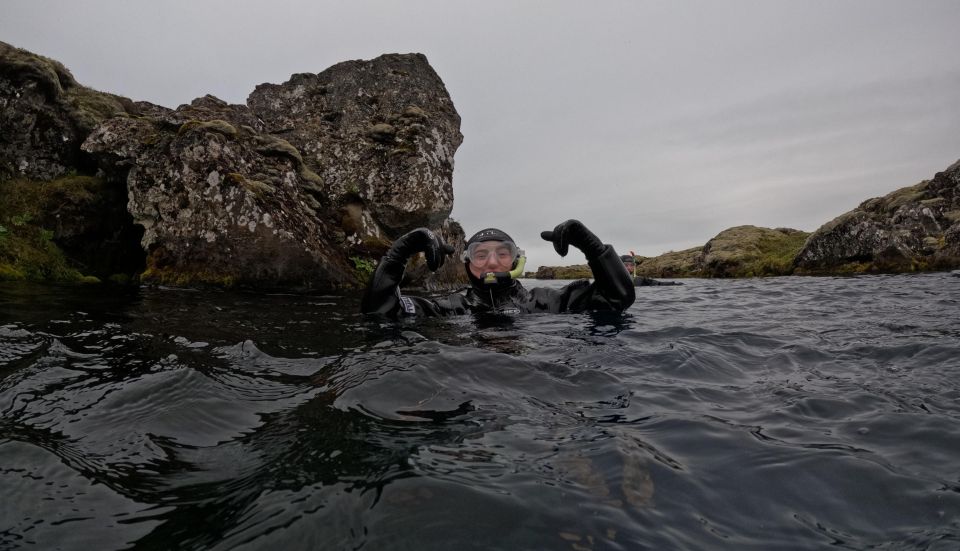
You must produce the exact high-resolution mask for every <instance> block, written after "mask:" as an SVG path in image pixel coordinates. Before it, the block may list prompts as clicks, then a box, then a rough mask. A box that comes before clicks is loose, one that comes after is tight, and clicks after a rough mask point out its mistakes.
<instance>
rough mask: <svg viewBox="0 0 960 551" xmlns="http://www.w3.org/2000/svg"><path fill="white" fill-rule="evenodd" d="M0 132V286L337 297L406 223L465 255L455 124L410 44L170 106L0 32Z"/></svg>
mask: <svg viewBox="0 0 960 551" xmlns="http://www.w3.org/2000/svg"><path fill="white" fill-rule="evenodd" d="M0 127H2V128H3V133H2V136H0V279H40V280H71V279H73V280H76V279H83V278H85V277H86V278H87V279H90V278H91V276H93V277H95V278H97V279H101V280H102V279H105V278H111V279H116V280H142V281H145V282H154V283H164V284H174V285H188V286H189V285H201V284H213V285H223V286H230V285H248V286H253V287H283V288H303V289H311V288H312V289H340V288H346V287H358V286H362V285H363V284H364V283H365V281H366V278H367V277H368V276H369V274H370V273H371V272H372V270H373V269H374V268H375V265H376V263H377V261H378V260H379V258H380V256H381V255H382V254H383V252H384V251H385V250H386V249H387V248H388V247H389V246H390V244H391V243H392V241H393V239H395V238H396V237H398V236H399V235H401V234H402V233H404V232H406V231H407V230H409V229H412V228H414V227H418V226H427V227H430V228H432V229H434V230H435V231H437V232H438V233H439V234H440V235H441V236H443V238H444V239H445V240H446V241H448V242H449V243H452V244H453V245H454V246H455V247H456V248H457V253H458V254H459V253H460V252H461V251H462V248H463V241H464V235H463V229H462V228H461V227H460V225H459V224H457V223H456V222H455V221H453V220H452V219H450V218H449V215H450V212H451V210H452V208H453V183H452V177H453V162H454V154H455V152H456V150H457V148H458V147H459V146H460V143H461V142H462V139H463V137H462V135H461V133H460V117H459V115H458V114H457V112H456V109H455V108H454V106H453V102H452V101H451V99H450V96H449V94H448V93H447V90H446V88H445V87H444V84H443V82H442V81H441V79H440V77H439V76H437V74H436V73H435V72H434V70H433V69H432V68H431V67H430V65H429V63H428V62H427V59H426V57H424V56H423V55H422V54H403V55H401V54H387V55H383V56H380V57H378V58H376V59H373V60H370V61H347V62H343V63H339V64H337V65H334V66H333V67H330V68H329V69H327V70H326V71H323V72H322V73H319V74H310V73H304V74H296V75H293V76H292V77H291V78H290V80H289V81H287V82H286V83H283V84H262V85H260V86H257V87H256V89H255V90H254V91H253V93H251V94H250V96H249V98H248V99H247V104H246V105H230V104H227V103H226V102H224V101H222V100H220V99H217V98H215V97H213V96H209V95H208V96H205V97H202V98H198V99H196V100H194V101H193V102H191V103H190V104H187V105H181V106H180V107H178V108H177V109H168V108H165V107H161V106H158V105H153V104H150V103H147V102H139V101H131V100H129V99H127V98H123V97H121V96H116V95H113V94H107V93H102V92H97V91H95V90H91V89H89V88H86V87H84V86H82V85H80V84H78V83H77V82H76V80H75V79H74V78H73V76H72V75H71V74H70V72H69V71H68V70H67V69H66V68H65V67H64V66H63V65H62V64H60V63H58V62H56V61H54V60H51V59H48V58H45V57H42V56H39V55H36V54H33V53H30V52H27V51H25V50H21V49H17V48H14V47H13V46H10V45H8V44H4V43H2V42H0ZM455 264H456V263H448V266H445V267H444V269H442V270H441V271H440V272H439V273H438V274H429V272H428V271H427V270H425V269H423V267H422V266H412V267H411V269H410V270H409V275H410V277H411V278H412V279H413V280H414V283H420V284H422V285H424V286H426V287H428V288H440V287H446V286H450V285H456V284H460V283H462V282H463V281H464V280H465V278H464V276H463V273H462V269H458V268H459V267H458V266H456V265H455Z"/></svg>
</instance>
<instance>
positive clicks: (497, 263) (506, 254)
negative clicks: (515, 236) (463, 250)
mask: <svg viewBox="0 0 960 551" xmlns="http://www.w3.org/2000/svg"><path fill="white" fill-rule="evenodd" d="M471 249H472V250H471V251H470V273H471V274H473V276H474V277H476V278H480V277H482V276H483V274H486V273H487V272H509V271H510V269H511V268H513V261H514V260H515V259H516V255H515V254H514V249H515V247H511V246H510V245H509V244H507V243H506V242H503V241H484V242H482V243H475V244H473V245H471Z"/></svg>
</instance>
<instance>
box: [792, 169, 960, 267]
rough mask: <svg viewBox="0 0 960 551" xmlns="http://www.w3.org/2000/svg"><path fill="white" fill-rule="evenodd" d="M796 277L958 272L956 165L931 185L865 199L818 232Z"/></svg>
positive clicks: (959, 186) (800, 257) (959, 188)
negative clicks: (844, 273)
mask: <svg viewBox="0 0 960 551" xmlns="http://www.w3.org/2000/svg"><path fill="white" fill-rule="evenodd" d="M795 264H796V267H797V272H798V273H837V272H847V273H856V272H910V271H922V270H935V269H939V270H945V269H950V268H956V267H958V266H960V161H958V162H956V163H954V164H953V165H951V166H950V167H949V168H947V169H946V170H945V171H943V172H939V173H937V174H936V175H935V176H934V177H933V179H932V180H925V181H923V182H920V183H919V184H916V185H914V186H910V187H905V188H902V189H899V190H897V191H894V192H892V193H889V194H887V195H885V196H884V197H876V198H873V199H869V200H867V201H864V202H863V203H861V204H860V206H858V207H857V208H856V209H854V210H852V211H850V212H847V213H845V214H842V215H840V216H838V217H837V218H835V219H834V220H832V221H830V222H828V223H827V224H824V225H823V226H821V227H820V228H819V229H818V230H817V231H816V232H814V233H813V235H811V236H810V238H809V239H808V240H807V242H806V244H805V245H804V247H803V249H802V250H801V251H800V252H799V254H797V257H796V259H795Z"/></svg>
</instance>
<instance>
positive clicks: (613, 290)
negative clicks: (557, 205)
mask: <svg viewBox="0 0 960 551" xmlns="http://www.w3.org/2000/svg"><path fill="white" fill-rule="evenodd" d="M540 236H541V237H542V238H543V239H544V240H546V241H550V242H552V243H553V248H554V250H556V251H557V253H558V254H559V255H560V256H566V255H567V252H568V250H569V247H570V245H573V246H574V247H576V248H578V249H580V251H582V252H583V253H584V255H585V256H586V257H587V263H588V265H589V266H590V269H591V270H592V271H593V277H594V281H593V282H592V283H591V282H590V281H589V280H586V279H581V280H577V281H574V282H573V283H570V284H568V285H566V286H565V287H563V288H561V289H550V288H546V287H537V288H534V289H529V290H528V289H526V288H524V287H523V285H521V284H520V282H519V281H518V280H517V278H519V277H521V276H522V275H523V267H524V263H525V262H526V257H525V256H524V253H523V251H521V250H520V249H519V248H518V247H517V245H516V243H515V242H514V240H513V239H512V238H511V237H510V236H509V235H507V234H506V233H505V232H503V231H501V230H498V229H496V228H488V229H485V230H480V231H479V232H477V233H475V234H474V235H473V236H472V237H471V238H470V239H468V240H467V243H466V250H465V251H464V253H463V258H462V260H463V265H464V268H465V269H466V272H467V277H468V278H469V279H470V287H468V288H466V289H465V290H462V291H459V292H456V293H453V294H451V295H448V296H446V297H443V298H440V299H437V300H431V299H426V298H423V297H417V296H405V295H402V294H401V293H400V281H401V280H402V279H403V272H404V269H405V268H406V265H407V261H408V260H409V259H410V257H412V256H413V255H415V254H417V253H420V252H422V253H424V256H425V257H426V261H427V267H428V268H429V269H430V270H432V271H436V270H437V269H438V268H439V267H440V266H442V265H443V262H444V257H446V256H448V255H450V254H452V253H453V248H452V247H450V246H448V245H446V244H444V243H443V241H442V240H440V239H439V238H438V237H437V236H436V235H435V234H434V233H433V232H432V231H430V230H429V229H427V228H418V229H415V230H413V231H411V232H409V233H407V234H405V235H403V236H401V237H400V238H399V239H397V240H396V241H395V242H394V243H393V246H392V247H390V250H389V251H387V254H386V255H384V257H383V258H382V259H381V260H380V265H379V266H377V270H376V272H374V274H373V277H372V278H371V280H370V285H369V287H367V291H366V294H365V295H364V297H363V302H362V303H361V306H360V308H361V311H362V312H363V313H368V314H380V315H384V316H388V317H400V316H414V315H421V316H439V315H447V314H465V313H468V312H492V313H503V314H512V313H528V312H554V313H558V312H582V311H585V310H615V311H623V310H626V309H627V308H629V307H630V305H631V304H633V301H634V296H635V295H634V289H633V282H632V281H631V278H630V274H628V273H627V271H626V270H625V269H624V267H623V263H622V262H621V261H620V257H618V256H617V253H616V251H614V250H613V247H612V246H610V245H605V244H603V243H602V242H601V241H600V239H599V238H597V236H596V235H594V234H593V232H591V231H590V230H589V229H587V227H586V226H584V225H583V224H582V223H581V222H580V221H578V220H567V221H566V222H563V223H561V224H559V225H558V226H557V227H555V228H554V229H553V231H545V232H541V234H540Z"/></svg>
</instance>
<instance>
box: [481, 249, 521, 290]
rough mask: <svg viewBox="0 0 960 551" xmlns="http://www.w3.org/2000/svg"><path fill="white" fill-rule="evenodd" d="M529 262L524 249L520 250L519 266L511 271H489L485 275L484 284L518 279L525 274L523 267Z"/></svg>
mask: <svg viewBox="0 0 960 551" xmlns="http://www.w3.org/2000/svg"><path fill="white" fill-rule="evenodd" d="M526 264H527V257H526V256H525V255H524V253H523V251H520V256H519V257H518V258H517V267H516V268H514V269H512V270H510V271H509V272H487V273H486V274H484V275H483V284H484V285H496V284H498V283H510V280H511V279H518V278H519V277H520V276H522V275H523V267H524V266H526Z"/></svg>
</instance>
